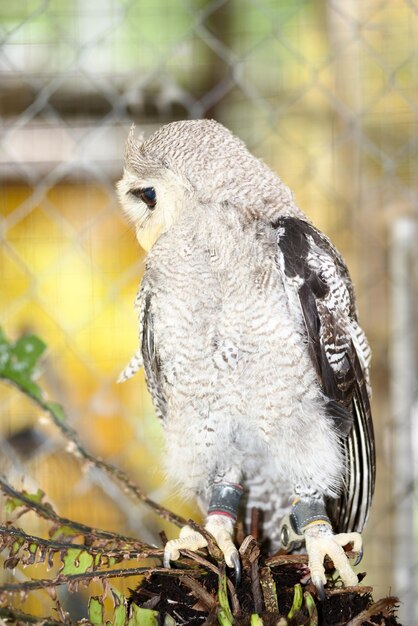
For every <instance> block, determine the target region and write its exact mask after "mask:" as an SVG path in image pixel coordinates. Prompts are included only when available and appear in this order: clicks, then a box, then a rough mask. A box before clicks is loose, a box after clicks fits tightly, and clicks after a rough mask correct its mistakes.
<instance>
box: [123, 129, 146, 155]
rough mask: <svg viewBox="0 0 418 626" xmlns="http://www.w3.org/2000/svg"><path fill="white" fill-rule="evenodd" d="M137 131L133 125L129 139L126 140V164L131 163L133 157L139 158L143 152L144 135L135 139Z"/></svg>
mask: <svg viewBox="0 0 418 626" xmlns="http://www.w3.org/2000/svg"><path fill="white" fill-rule="evenodd" d="M135 130H136V126H135V124H132V126H131V128H130V130H129V135H128V139H127V140H126V144H125V162H126V163H129V162H130V161H132V158H133V157H136V158H138V156H139V154H140V151H141V147H142V144H143V143H144V134H143V133H141V134H140V135H139V136H138V137H135Z"/></svg>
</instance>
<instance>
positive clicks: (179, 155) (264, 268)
mask: <svg viewBox="0 0 418 626" xmlns="http://www.w3.org/2000/svg"><path fill="white" fill-rule="evenodd" d="M150 188H152V189H153V190H155V205H154V206H152V207H150V206H147V205H148V204H149V203H148V200H149V198H147V197H143V201H141V199H140V198H141V197H142V196H141V194H143V193H144V191H143V190H144V189H150ZM118 191H119V195H120V198H121V202H122V206H123V208H124V210H125V213H126V214H127V216H128V218H129V219H130V220H131V221H133V223H134V225H135V228H136V231H137V235H138V239H139V241H140V243H141V244H142V245H143V246H145V247H146V248H150V251H149V254H148V257H147V262H146V269H145V273H144V277H143V280H142V284H141V288H140V292H139V295H138V301H137V305H138V309H139V321H140V351H141V357H142V362H143V365H144V369H145V374H146V379H147V384H148V388H149V391H150V393H151V396H152V398H153V401H154V406H155V408H156V412H157V414H158V415H159V416H160V417H161V418H162V422H163V426H164V431H165V440H166V451H165V465H166V471H167V475H168V477H169V478H170V479H171V480H173V481H174V482H175V483H176V484H177V486H178V487H179V488H180V489H181V492H182V493H183V494H184V495H185V496H195V497H197V498H198V499H199V500H200V501H201V502H202V505H203V508H204V509H206V508H207V505H208V502H209V499H210V493H211V486H212V485H213V484H214V483H218V482H222V481H223V482H225V481H226V482H228V483H230V484H233V483H238V482H240V481H241V482H242V483H243V484H244V489H246V495H245V499H244V502H245V503H246V505H247V507H251V506H252V505H257V506H258V507H260V508H262V509H264V512H265V520H266V526H265V527H266V529H268V532H269V534H270V537H272V538H273V539H275V538H276V536H275V532H274V527H276V528H278V519H279V518H280V517H281V516H282V515H283V513H285V512H286V510H287V509H288V508H289V506H290V503H291V497H292V496H293V495H295V494H296V495H297V496H299V497H301V498H306V499H307V501H308V500H309V499H313V498H325V499H326V501H327V502H328V508H329V511H330V513H331V516H332V522H333V525H334V529H335V530H336V531H352V530H361V529H362V527H363V525H364V523H365V520H366V518H367V514H368V510H369V507H370V502H371V497H372V493H373V486H374V444H373V429H372V422H371V414H370V404H369V378H368V376H369V375H368V368H369V362H370V350H369V348H368V344H367V340H366V338H365V335H364V333H363V331H362V329H361V328H360V326H359V324H358V320H357V313H356V307H355V299H354V293H353V287H352V284H351V281H350V277H349V274H348V271H347V268H346V266H345V264H344V262H343V260H342V258H341V256H340V255H339V253H338V252H337V251H336V249H335V248H334V246H333V245H332V244H331V243H330V241H329V240H328V239H327V238H326V237H325V235H323V234H322V233H321V232H320V231H318V230H317V229H316V228H315V227H314V226H313V225H312V224H311V223H310V222H309V220H308V219H307V218H306V216H305V215H304V214H303V213H302V212H301V211H300V209H299V208H298V207H297V206H296V204H295V202H294V200H293V196H292V193H291V192H290V190H289V189H288V188H287V187H286V186H285V185H284V184H283V182H282V181H281V180H280V179H279V178H278V177H277V176H276V174H274V173H273V172H272V171H271V170H270V169H269V168H268V167H267V166H266V165H265V164H263V163H262V162H261V161H259V160H258V159H256V158H255V157H254V156H253V155H251V154H250V152H248V150H247V149H246V147H245V146H244V144H243V143H242V142H241V141H240V140H238V139H237V138H236V137H234V136H233V135H232V134H231V133H230V132H229V131H228V130H227V129H225V128H224V127H223V126H221V125H220V124H218V123H216V122H214V121H208V120H196V121H189V122H175V123H172V124H168V125H167V126H163V127H162V128H161V129H159V130H158V131H157V132H156V133H154V135H152V136H151V137H150V138H149V139H148V140H146V141H136V140H135V139H134V136H133V134H132V133H131V135H130V137H129V140H128V144H127V152H126V163H125V171H124V177H123V179H122V180H121V181H120V183H119V184H118ZM138 196H139V199H138ZM153 199H154V198H151V200H152V201H153ZM140 361H141V358H140V357H139V356H138V355H136V356H135V357H134V358H133V361H131V363H130V364H129V366H128V368H127V369H126V370H125V372H124V374H123V375H122V378H123V379H125V378H126V377H128V376H130V375H131V374H133V373H134V371H136V369H137V368H138V367H139V365H140ZM228 532H231V529H230V528H229V529H228ZM195 534H196V533H195ZM179 541H182V539H180V540H179ZM182 545H183V544H182ZM200 545H204V544H200Z"/></svg>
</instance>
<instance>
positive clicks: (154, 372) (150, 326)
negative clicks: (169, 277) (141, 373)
mask: <svg viewBox="0 0 418 626" xmlns="http://www.w3.org/2000/svg"><path fill="white" fill-rule="evenodd" d="M142 302H143V304H142V310H141V315H140V318H141V319H140V328H141V334H142V337H141V348H142V359H143V363H144V370H145V379H146V382H147V387H148V391H149V392H150V394H151V398H152V401H153V404H154V407H155V410H156V413H157V415H158V417H160V418H162V419H163V418H164V417H165V414H166V406H167V400H166V397H165V394H164V386H163V378H162V372H161V363H160V358H159V355H158V351H157V347H156V345H155V341H154V316H153V313H152V294H151V293H150V292H145V293H144V294H143V301H142Z"/></svg>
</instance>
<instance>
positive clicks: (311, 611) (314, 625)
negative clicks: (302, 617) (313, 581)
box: [303, 591, 318, 626]
mask: <svg viewBox="0 0 418 626" xmlns="http://www.w3.org/2000/svg"><path fill="white" fill-rule="evenodd" d="M303 595H304V597H305V605H306V608H307V609H308V615H309V624H308V626H318V611H317V608H316V604H315V600H314V599H313V597H312V595H311V594H310V593H309V591H305V593H304V594H303Z"/></svg>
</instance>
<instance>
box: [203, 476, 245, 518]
mask: <svg viewBox="0 0 418 626" xmlns="http://www.w3.org/2000/svg"><path fill="white" fill-rule="evenodd" d="M241 495H242V487H241V485H234V484H233V483H216V484H214V485H213V487H212V496H211V499H210V503H209V508H208V515H226V516H227V517H230V518H231V519H233V520H234V522H235V520H236V519H237V514H238V505H239V501H240V498H241Z"/></svg>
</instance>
